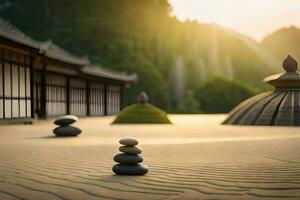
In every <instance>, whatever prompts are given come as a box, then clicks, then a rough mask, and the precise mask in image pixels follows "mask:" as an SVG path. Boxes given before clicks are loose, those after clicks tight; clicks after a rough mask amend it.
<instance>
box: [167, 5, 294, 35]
mask: <svg viewBox="0 0 300 200" xmlns="http://www.w3.org/2000/svg"><path fill="white" fill-rule="evenodd" d="M170 3H171V5H172V7H173V14H174V15H176V16H177V17H178V18H179V19H180V20H186V19H194V20H198V21H199V22H206V23H217V24H219V25H222V26H225V27H228V28H231V29H233V30H235V31H237V32H240V33H243V34H246V35H249V36H251V37H253V38H255V39H257V40H261V39H262V38H263V37H264V36H265V35H266V34H268V33H271V32H273V31H275V30H276V29H278V28H280V27H283V26H291V25H300V12H299V10H300V2H299V0H285V1H284V2H283V1H282V0H221V1H220V0H170Z"/></svg>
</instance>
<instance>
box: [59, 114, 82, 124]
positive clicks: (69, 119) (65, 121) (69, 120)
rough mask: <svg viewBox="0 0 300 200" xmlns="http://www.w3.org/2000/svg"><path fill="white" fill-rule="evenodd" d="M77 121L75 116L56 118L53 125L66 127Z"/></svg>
mask: <svg viewBox="0 0 300 200" xmlns="http://www.w3.org/2000/svg"><path fill="white" fill-rule="evenodd" d="M77 120H78V117H76V116H75V115H65V116H62V117H59V118H57V119H56V120H55V121H54V124H56V125H59V126H67V125H70V124H73V123H74V122H76V121H77Z"/></svg>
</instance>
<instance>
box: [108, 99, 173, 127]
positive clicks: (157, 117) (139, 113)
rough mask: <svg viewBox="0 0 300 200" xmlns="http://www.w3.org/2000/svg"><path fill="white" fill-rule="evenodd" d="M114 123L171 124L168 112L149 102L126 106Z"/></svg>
mask: <svg viewBox="0 0 300 200" xmlns="http://www.w3.org/2000/svg"><path fill="white" fill-rule="evenodd" d="M113 124H171V121H170V120H169V119H168V116H167V114H166V113H165V112H164V111H162V110H161V109H159V108H157V107H155V106H153V105H151V104H149V103H145V104H133V105H130V106H128V107H126V108H124V109H123V110H122V111H121V112H120V113H119V114H118V115H117V117H116V119H115V121H114V122H113Z"/></svg>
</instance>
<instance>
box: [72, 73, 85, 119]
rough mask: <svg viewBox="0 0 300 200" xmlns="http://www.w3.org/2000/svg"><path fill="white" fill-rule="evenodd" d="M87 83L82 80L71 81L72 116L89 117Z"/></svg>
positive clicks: (73, 79)
mask: <svg viewBox="0 0 300 200" xmlns="http://www.w3.org/2000/svg"><path fill="white" fill-rule="evenodd" d="M86 86H87V82H86V81H84V80H81V79H75V78H71V79H70V90H69V91H70V94H69V95H70V114H73V115H78V116H86V115H87V98H86Z"/></svg>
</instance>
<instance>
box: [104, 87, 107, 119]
mask: <svg viewBox="0 0 300 200" xmlns="http://www.w3.org/2000/svg"><path fill="white" fill-rule="evenodd" d="M104 115H105V116H106V115H107V83H104Z"/></svg>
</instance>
